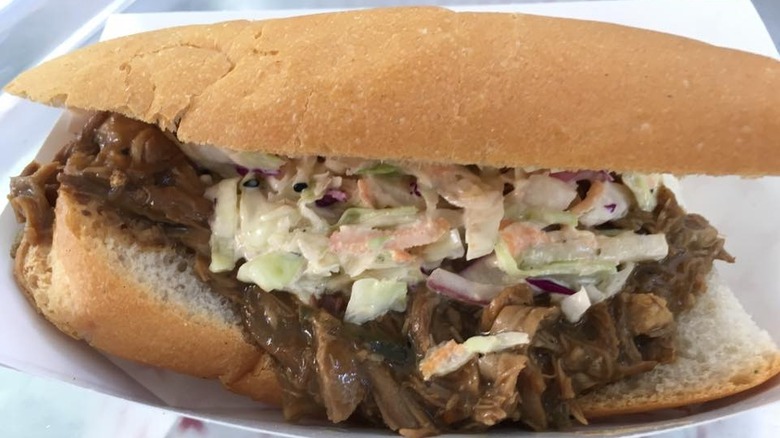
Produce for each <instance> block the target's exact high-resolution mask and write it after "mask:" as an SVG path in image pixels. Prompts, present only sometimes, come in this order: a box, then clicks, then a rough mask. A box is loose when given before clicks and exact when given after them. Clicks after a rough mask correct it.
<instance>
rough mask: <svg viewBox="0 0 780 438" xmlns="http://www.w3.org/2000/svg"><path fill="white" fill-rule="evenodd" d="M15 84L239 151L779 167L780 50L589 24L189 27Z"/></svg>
mask: <svg viewBox="0 0 780 438" xmlns="http://www.w3.org/2000/svg"><path fill="white" fill-rule="evenodd" d="M6 89H7V91H9V92H11V93H14V94H17V95H20V96H24V97H27V98H30V99H33V100H36V101H39V102H43V103H46V104H52V105H63V106H70V107H76V108H82V109H90V110H109V111H116V112H120V113H123V114H126V115H129V116H131V117H134V118H138V119H141V120H144V121H147V122H154V123H159V124H160V125H161V126H163V127H166V128H173V127H174V124H176V123H177V122H178V136H179V137H180V138H181V139H182V140H183V141H187V142H193V143H199V144H212V145H218V146H221V147H225V148H230V149H236V150H262V151H267V152H274V153H280V154H287V155H333V156H337V155H338V156H356V157H366V158H377V159H415V160H428V161H451V162H457V163H464V164H468V163H479V164H485V165H488V164H489V165H496V166H542V167H552V168H607V169H613V170H635V171H664V172H672V173H678V174H684V173H707V174H741V175H759V174H778V173H780V154H778V153H777V147H778V141H780V140H778V139H780V124H778V123H777V120H780V92H778V90H780V63H778V62H777V61H775V60H772V59H769V58H765V57H761V56H757V55H751V54H747V53H741V52H737V51H733V50H727V49H721V48H716V47H713V46H710V45H707V44H703V43H700V42H696V41H692V40H687V39H684V38H680V37H675V36H670V35H665V34H661V33H656V32H650V31H645V30H638V29H631V28H627V27H622V26H616V25H611V24H604V23H595V22H588V21H574V20H563V19H556V18H545V17H536V16H529V15H515V14H484V13H483V14H475V13H459V14H456V13H453V12H450V11H447V10H444V9H437V8H397V9H382V10H369V11H359V12H349V13H339V14H324V15H316V16H308V17H301V18H290V19H283V20H270V21H264V22H230V23H222V24H216V25H208V26H189V27H182V28H174V29H167V30H162V31H157V32H152V33H147V34H142V35H136V36H131V37H128V38H123V39H119V40H113V41H109V42H105V43H101V44H98V45H95V46H92V47H89V48H86V49H84V50H81V51H78V52H75V53H73V54H70V55H68V56H65V57H63V58H59V59H56V60H54V61H51V62H49V63H46V64H44V65H42V66H40V67H38V68H36V69H33V70H31V71H29V72H26V73H24V74H22V75H21V76H20V77H18V78H17V79H16V80H15V81H14V82H12V83H11V84H10V85H8V87H7V88H6Z"/></svg>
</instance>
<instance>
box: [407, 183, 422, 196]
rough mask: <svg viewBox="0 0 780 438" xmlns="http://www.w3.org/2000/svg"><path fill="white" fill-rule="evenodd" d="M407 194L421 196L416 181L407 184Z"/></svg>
mask: <svg viewBox="0 0 780 438" xmlns="http://www.w3.org/2000/svg"><path fill="white" fill-rule="evenodd" d="M409 194H411V195H415V196H422V194H420V188H419V187H418V186H417V181H414V182H412V183H410V184H409Z"/></svg>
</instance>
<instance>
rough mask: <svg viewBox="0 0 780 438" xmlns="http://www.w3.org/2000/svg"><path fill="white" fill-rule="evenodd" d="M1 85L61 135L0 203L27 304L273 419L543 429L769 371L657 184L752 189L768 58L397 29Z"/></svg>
mask: <svg viewBox="0 0 780 438" xmlns="http://www.w3.org/2000/svg"><path fill="white" fill-rule="evenodd" d="M6 90H7V91H8V92H10V93H13V94H17V95H19V96H22V97H26V98H28V99H31V100H34V101H37V102H41V103H44V104H48V105H57V106H62V107H66V108H69V109H71V110H73V111H74V114H75V116H74V117H75V120H77V122H76V123H80V129H79V134H78V135H77V136H76V137H75V138H74V139H73V140H72V141H70V142H68V143H67V144H64V145H63V147H62V149H61V150H60V152H59V153H58V154H57V155H56V157H55V158H54V159H53V161H52V162H50V163H32V164H30V165H29V166H28V167H27V168H26V169H25V170H24V172H23V173H22V174H21V175H20V176H18V177H15V178H13V179H12V181H11V195H10V200H11V204H12V206H13V207H14V209H15V211H16V213H17V216H18V218H19V220H20V221H21V222H24V228H23V230H22V231H21V233H20V239H19V241H18V244H17V245H16V246H15V247H14V249H13V252H14V254H15V267H14V269H15V275H16V278H17V280H18V282H19V284H20V286H21V288H22V289H23V291H24V292H25V293H26V294H27V296H28V297H29V299H30V302H31V303H32V305H33V306H35V307H36V308H37V309H38V310H39V311H40V313H41V314H42V315H43V316H44V317H45V318H47V319H48V320H50V321H51V322H52V323H53V324H54V325H56V326H57V327H58V328H59V329H60V330H62V331H63V332H65V333H66V334H68V335H70V336H73V337H75V338H78V339H83V340H85V341H86V342H88V343H89V344H90V345H92V346H93V347H95V348H97V349H99V350H101V351H103V352H106V353H109V354H112V355H116V356H120V357H123V358H127V359H131V360H134V361H138V362H141V363H145V364H149V365H154V366H159V367H165V368H168V369H172V370H175V371H179V372H182V373H187V374H191V375H195V376H199V377H205V378H216V379H219V380H221V381H222V382H223V383H224V384H225V386H226V387H227V388H229V389H231V390H233V391H236V392H239V393H242V394H246V395H248V396H251V397H253V398H255V399H257V400H260V401H264V402H267V403H273V404H277V405H279V406H281V407H282V409H283V410H284V414H285V417H286V418H288V419H290V420H298V419H302V418H309V417H313V418H317V417H323V418H327V419H329V420H331V421H333V422H344V421H347V420H355V421H363V422H369V423H371V424H376V425H384V426H386V427H388V428H390V429H391V430H393V431H397V432H399V433H401V434H404V435H407V436H423V435H430V434H435V433H439V432H444V431H455V430H470V431H474V430H483V429H486V428H489V427H491V426H494V425H497V424H499V423H505V422H516V423H518V425H520V426H523V427H528V428H531V429H533V430H545V429H550V428H563V427H567V426H569V425H570V424H572V423H583V424H584V423H587V421H588V418H594V417H600V416H608V415H617V414H622V413H633V412H646V411H650V410H653V409H659V408H666V407H675V406H682V405H688V404H692V403H700V402H704V401H707V400H712V399H716V398H721V397H725V396H728V395H730V394H733V393H736V392H739V391H743V390H746V389H748V388H751V387H754V386H756V385H759V384H761V383H762V382H765V381H766V380H767V379H769V378H771V377H772V376H774V375H775V374H777V372H778V371H779V370H780V353H778V349H777V347H776V346H775V344H774V343H773V341H772V339H771V338H770V336H769V335H768V334H767V333H766V332H764V331H762V330H761V329H759V328H758V327H757V326H756V325H755V324H754V323H753V322H752V320H751V319H750V317H749V316H748V315H747V314H746V313H745V312H744V310H743V309H742V307H741V306H740V305H739V303H738V301H737V300H736V299H735V298H734V296H733V295H732V294H731V292H730V291H729V290H728V288H726V287H725V286H724V285H723V284H721V283H720V282H719V280H718V278H717V276H716V274H715V273H714V272H713V264H714V262H715V261H723V262H733V261H734V260H733V258H732V257H731V256H730V255H729V253H728V252H727V251H726V249H725V248H724V240H723V238H722V237H721V236H720V235H719V233H718V231H717V230H716V229H714V228H713V227H712V226H711V225H710V224H709V223H708V222H707V221H706V220H705V219H704V218H702V217H701V216H698V215H696V214H690V213H688V212H686V211H685V209H684V208H683V207H682V206H681V205H680V202H679V201H678V199H677V196H676V194H675V188H676V183H675V181H676V180H675V179H674V177H672V176H671V175H670V174H677V175H681V174H711V175H724V174H737V175H745V176H760V175H769V174H778V173H780V153H778V149H777V144H778V139H780V123H778V121H780V92H778V90H780V64H779V63H778V62H777V61H775V60H772V59H769V58H764V57H761V56H757V55H752V54H747V53H741V52H737V51H733V50H727V49H721V48H716V47H713V46H709V45H706V44H703V43H699V42H695V41H691V40H686V39H683V38H679V37H674V36H670V35H664V34H659V33H655V32H649V31H642V30H636V29H630V28H625V27H621V26H615V25H608V24H603V23H594V22H586V21H574V20H564V19H554V18H543V17H535V16H526V15H515V14H487V13H485V14H476V13H454V12H450V11H447V10H444V9H436V8H410V9H404V8H400V9H387V10H369V11H360V12H348V13H338V14H325V15H316V16H309V17H301V18H291V19H282V20H271V21H262V22H247V21H237V22H228V23H220V24H214V25H206V26H190V27H182V28H173V29H166V30H161V31H156V32H151V33H145V34H140V35H135V36H131V37H127V38H122V39H117V40H112V41H108V42H104V43H100V44H96V45H94V46H91V47H88V48H85V49H83V50H79V51H77V52H74V53H72V54H69V55H66V56H64V57H62V58H59V59H55V60H53V61H50V62H48V63H45V64H43V65H41V66H39V67H37V68H35V69H33V70H31V71H28V72H26V73H24V74H22V75H21V76H19V77H18V78H17V79H16V80H15V81H13V82H12V83H11V84H10V85H8V87H7V88H6ZM740 292H742V291H740ZM724 322H727V323H728V324H729V327H730V330H721V329H718V327H721V324H723V323H724Z"/></svg>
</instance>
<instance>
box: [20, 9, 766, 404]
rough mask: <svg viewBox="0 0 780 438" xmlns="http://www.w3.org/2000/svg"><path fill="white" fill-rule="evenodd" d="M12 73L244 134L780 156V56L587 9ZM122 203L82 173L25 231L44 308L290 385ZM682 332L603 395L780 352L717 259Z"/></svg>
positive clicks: (406, 18)
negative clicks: (37, 230)
mask: <svg viewBox="0 0 780 438" xmlns="http://www.w3.org/2000/svg"><path fill="white" fill-rule="evenodd" d="M6 90H7V91H8V92H10V93H13V94H16V95H19V96H22V97H25V98H28V99H31V100H34V101H37V102H41V103H44V104H48V105H56V106H63V107H68V108H76V109H81V110H88V111H110V112H117V113H121V114H124V115H126V116H128V117H131V118H134V119H137V120H142V121H145V122H148V123H153V124H157V125H159V126H160V127H161V128H163V129H165V130H168V131H171V132H173V133H175V135H176V136H177V137H178V139H179V140H180V141H182V142H185V143H192V144H198V145H207V146H208V147H213V148H215V149H224V150H232V151H260V152H267V153H276V154H282V155H286V156H304V155H327V156H345V157H361V158H369V159H390V160H415V161H435V162H447V163H459V164H474V163H479V164H482V165H490V166H499V167H501V166H509V167H516V166H519V167H534V166H541V167H545V168H562V169H603V168H606V169H610V170H615V171H622V170H630V171H636V172H671V173H677V174H688V173H697V174H713V175H719V174H740V175H747V176H753V175H764V174H780V154H777V152H776V151H777V145H778V139H780V124H778V123H777V120H780V91H779V90H780V65H779V64H778V62H777V61H775V60H772V59H769V58H765V57H761V56H757V55H752V54H747V53H742V52H737V51H733V50H727V49H721V48H717V47H713V46H710V45H707V44H703V43H700V42H696V41H692V40H687V39H684V38H680V37H676V36H671V35H665V34H660V33H656V32H650V31H643V30H637V29H630V28H626V27H621V26H616V25H609V24H603V23H595V22H587V21H574V20H560V19H553V18H545V17H536V16H528V15H518V14H475V13H453V12H450V11H447V10H445V9H438V8H406V9H386V10H373V11H360V12H351V13H340V14H327V15H317V16H310V17H301V18H292V19H284V20H270V21H264V22H245V21H241V22H229V23H221V24H215V25H207V26H188V27H182V28H174V29H166V30H162V31H157V32H151V33H146V34H141V35H135V36H131V37H127V38H121V39H117V40H113V41H109V42H105V43H100V44H97V45H94V46H91V47H88V48H85V49H82V50H80V51H77V52H74V53H72V54H70V55H67V56H65V57H63V58H59V59H55V60H53V61H50V62H47V63H46V64H43V65H42V66H40V67H37V68H35V69H33V70H31V71H28V72H26V73H24V74H22V75H21V76H19V77H18V78H17V79H16V80H14V81H13V82H12V83H11V84H9V85H8V86H7V87H6ZM105 214H110V213H108V212H103V211H99V209H98V208H96V207H95V206H94V205H90V204H83V203H81V202H80V201H78V200H76V199H74V198H72V197H70V196H69V195H68V194H67V193H60V196H59V198H58V201H57V207H56V223H55V227H54V233H53V239H52V241H51V242H39V243H38V244H35V245H33V244H30V243H29V242H25V241H23V242H22V244H21V245H20V247H19V250H18V252H17V257H16V267H15V274H16V276H17V279H18V280H19V282H20V284H21V286H22V287H23V288H24V289H25V290H26V291H27V293H28V295H29V296H30V299H31V301H33V302H34V305H35V306H36V307H37V308H38V309H39V311H40V312H41V313H42V314H43V315H44V316H45V317H46V318H47V319H49V320H50V321H52V322H53V323H54V324H55V325H56V326H57V327H59V328H60V329H61V330H62V331H63V332H65V333H67V334H69V335H71V336H73V337H76V338H80V339H84V340H86V341H87V342H88V343H90V344H91V345H92V346H94V347H95V348H97V349H99V350H101V351H104V352H106V353H109V354H114V355H117V356H120V357H123V358H126V359H131V360H135V361H138V362H142V363H146V364H150V365H154V366H162V367H166V368H170V369H172V370H175V371H178V372H182V373H186V374H191V375H194V376H198V377H204V378H216V379H219V380H221V381H222V382H223V383H224V384H225V385H226V386H227V387H228V388H230V389H231V390H234V391H236V392H239V393H243V394H246V395H249V396H251V397H252V398H254V399H257V400H261V401H264V402H267V403H271V404H279V403H280V388H279V385H278V383H277V382H276V379H275V377H274V374H273V372H272V370H271V369H270V367H271V363H270V359H269V358H268V357H267V356H266V355H265V354H263V353H262V352H261V351H259V350H258V349H257V348H255V347H254V346H252V345H250V344H249V343H247V342H246V341H245V340H244V338H243V335H242V332H241V329H240V327H239V317H238V316H237V315H235V314H234V313H233V310H232V309H231V307H230V306H228V305H226V303H224V302H223V301H221V300H220V299H219V298H217V297H216V296H214V295H212V294H211V293H210V292H209V291H208V289H207V288H206V287H204V286H202V285H201V284H199V283H198V282H197V280H196V279H195V277H194V276H193V275H192V273H191V272H190V271H189V270H188V269H187V268H184V270H180V269H179V267H180V266H186V263H181V262H182V261H183V260H184V259H182V257H184V256H183V255H181V254H178V253H176V252H175V251H173V250H171V249H169V248H148V247H144V249H140V248H141V247H140V246H138V245H136V243H135V242H134V240H133V236H132V233H130V232H126V231H123V230H121V229H117V228H116V227H115V226H108V225H107V223H110V222H111V221H105V220H104V216H103V215H105ZM725 324H728V325H729V327H731V328H732V330H729V331H724V330H718V329H717V328H718V327H721V326H722V325H725ZM679 330H680V333H681V341H682V347H681V351H680V359H679V360H678V361H676V362H675V363H673V364H669V365H663V366H659V367H657V368H656V369H655V370H654V371H652V372H649V373H646V374H644V375H642V376H639V377H636V378H632V379H630V380H627V381H625V382H620V383H617V384H614V385H610V386H608V387H606V388H604V389H602V390H599V391H597V392H595V393H591V394H589V395H586V396H585V397H584V398H583V399H582V403H581V405H582V408H583V410H584V412H585V413H586V414H587V415H590V416H606V415H614V414H621V413H631V412H643V411H648V410H652V409H659V408H669V407H675V406H681V405H686V404H690V403H696V402H702V401H706V400H711V399H714V398H719V397H723V396H726V395H729V394H732V393H735V392H738V391H742V390H745V389H748V388H750V387H753V386H756V385H759V384H761V383H762V382H764V381H766V380H767V379H769V378H771V377H772V376H773V375H775V374H777V373H778V372H779V371H780V356H779V355H778V350H777V348H776V346H775V345H774V343H773V342H772V340H771V338H770V337H769V335H768V334H767V333H766V332H764V331H762V330H761V329H760V328H758V327H757V326H756V325H755V323H753V322H752V320H751V319H750V317H749V315H747V314H746V313H745V312H744V310H743V309H742V307H741V306H740V305H739V303H738V301H736V299H735V298H734V297H733V295H732V294H731V292H730V291H729V290H728V288H726V287H725V286H723V285H720V284H719V283H718V280H717V278H714V279H713V283H712V284H711V285H710V293H709V294H706V295H705V296H704V297H702V298H701V299H700V300H699V301H698V302H697V305H696V307H695V308H694V309H693V311H691V312H690V313H689V314H687V315H686V316H684V317H683V318H682V319H681V320H680V321H679Z"/></svg>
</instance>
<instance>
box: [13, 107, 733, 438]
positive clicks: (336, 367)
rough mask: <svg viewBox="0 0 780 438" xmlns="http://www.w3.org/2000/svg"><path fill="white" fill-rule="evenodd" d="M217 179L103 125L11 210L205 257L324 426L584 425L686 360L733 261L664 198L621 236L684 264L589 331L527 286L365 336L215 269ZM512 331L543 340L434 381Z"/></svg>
mask: <svg viewBox="0 0 780 438" xmlns="http://www.w3.org/2000/svg"><path fill="white" fill-rule="evenodd" d="M201 174H202V171H201V170H200V169H198V167H197V166H196V165H195V164H194V163H192V162H191V161H190V160H188V159H187V157H186V156H185V155H184V154H183V153H182V152H181V150H180V149H179V147H178V145H177V142H176V140H175V139H173V138H171V137H169V136H168V135H166V134H165V133H163V132H161V131H160V130H159V129H158V128H156V127H153V126H151V125H147V124H144V123H141V122H137V121H132V120H129V119H127V118H124V117H122V116H120V115H116V114H99V115H97V116H95V117H93V118H92V119H91V120H90V121H89V123H87V125H86V126H85V128H84V131H83V133H82V135H81V136H80V137H79V138H77V139H76V140H75V141H73V142H71V143H69V144H68V145H66V146H65V148H64V149H63V150H62V151H61V152H60V154H58V155H57V157H56V158H55V160H54V161H53V162H52V163H51V164H47V165H43V166H41V165H38V164H35V163H33V164H31V165H30V166H28V167H27V168H26V169H25V170H24V172H23V173H22V174H21V175H20V176H18V177H16V178H13V179H12V182H11V195H10V199H11V203H12V205H13V207H14V209H15V211H16V213H17V216H18V218H19V219H20V220H21V221H26V227H25V233H28V234H27V236H28V238H30V239H32V240H33V241H35V239H46V238H50V236H51V227H52V223H53V217H54V213H53V206H54V203H55V202H56V196H57V192H58V190H67V191H68V192H69V193H72V194H74V195H75V196H77V197H78V198H80V199H85V200H90V201H92V202H99V203H101V204H102V206H103V207H104V208H106V209H111V210H113V211H115V212H117V213H118V214H121V215H124V216H129V217H133V218H135V220H136V221H137V222H138V223H142V224H145V226H147V227H154V228H155V229H157V230H159V231H160V233H161V234H162V235H164V236H165V239H166V243H167V244H170V245H175V246H178V247H181V248H183V249H184V250H186V251H189V252H190V253H191V254H192V255H193V257H192V259H193V264H194V267H195V272H196V273H197V274H198V276H199V277H200V279H201V280H202V281H204V282H208V283H209V284H210V285H211V287H212V289H213V290H214V291H216V292H217V293H219V294H222V295H224V296H225V297H227V298H228V299H229V300H231V301H232V302H233V303H234V304H235V306H236V308H237V309H238V310H239V312H240V314H241V316H242V319H243V323H244V327H245V331H246V335H247V339H249V340H250V341H251V342H253V343H255V344H256V345H257V346H258V348H262V349H263V350H264V351H266V352H267V353H268V354H269V355H270V356H271V357H272V358H273V359H274V363H275V367H276V372H277V375H278V377H279V382H280V384H281V386H282V390H283V400H284V406H283V409H284V415H285V417H286V418H288V419H289V420H291V421H295V420H299V419H301V418H304V417H312V416H314V417H317V416H319V417H327V418H329V419H330V420H331V421H334V422H342V421H347V420H349V421H360V422H367V423H370V424H384V425H386V426H387V427H389V428H390V429H392V430H394V431H398V432H399V433H401V434H403V435H406V436H411V437H416V436H427V435H431V434H435V433H439V432H443V431H449V430H471V431H474V430H482V429H485V428H487V427H490V426H493V425H496V424H498V423H501V422H504V421H518V422H521V423H523V424H524V425H525V426H527V427H529V428H531V429H534V430H545V429H548V428H551V427H555V428H562V427H566V426H568V425H569V424H570V422H571V421H572V418H574V419H575V420H578V421H584V418H583V416H582V413H581V412H580V410H579V407H578V406H577V397H578V395H580V394H583V393H585V392H587V391H592V390H594V389H597V388H599V387H602V386H604V385H606V384H609V383H610V382H614V381H617V380H620V379H623V378H625V377H627V376H631V375H636V374H639V373H643V372H646V371H648V370H651V369H652V368H653V367H654V366H656V365H657V364H659V363H666V362H670V361H672V360H674V357H675V351H676V345H675V338H676V334H675V322H674V321H675V317H676V316H677V315H679V314H680V313H681V312H683V311H685V310H686V309H689V308H690V307H691V306H692V305H693V304H694V303H695V300H696V297H697V296H698V295H699V294H701V293H703V291H704V290H705V279H706V276H707V274H708V273H709V271H710V269H711V267H712V262H713V260H714V259H723V260H730V259H731V258H730V256H729V255H728V254H727V253H726V252H725V251H724V250H723V241H722V239H720V238H719V237H718V233H717V231H716V230H715V229H714V228H712V227H711V226H710V225H709V224H708V223H707V222H706V221H705V220H704V219H703V218H701V217H700V216H697V215H689V214H686V213H685V212H684V211H683V210H682V208H680V207H679V206H678V205H677V202H676V200H675V198H674V195H673V194H672V193H671V192H670V191H668V190H666V189H663V188H662V189H660V191H659V193H658V207H657V208H656V209H655V211H653V212H644V211H641V210H638V209H636V208H633V209H632V210H631V211H630V212H629V213H628V215H627V216H626V217H624V218H622V219H620V220H618V221H616V222H615V223H614V224H612V225H613V226H615V227H619V228H622V229H630V230H634V231H636V232H639V233H665V234H666V236H667V239H668V243H669V247H670V252H669V256H668V257H666V258H665V259H664V260H661V261H658V262H650V263H640V264H639V265H638V266H637V267H636V269H635V271H634V272H633V274H632V275H631V277H630V278H629V280H628V282H627V283H626V285H625V287H624V290H623V291H621V292H620V293H619V294H617V295H616V296H614V297H613V298H611V299H609V300H607V301H605V302H602V303H599V304H597V305H594V306H592V307H591V308H590V309H589V310H588V312H587V313H586V314H585V315H584V317H583V318H582V320H581V321H580V322H579V323H577V324H572V323H569V322H567V320H566V319H565V318H564V317H562V315H561V314H560V311H559V310H558V308H557V307H554V306H552V305H551V304H550V302H549V299H547V300H545V299H544V298H540V297H539V296H534V294H533V293H532V292H531V290H530V289H528V288H527V287H525V286H516V287H511V288H507V289H506V290H504V291H503V292H502V293H501V294H500V295H499V296H498V297H496V298H495V299H494V300H493V301H492V302H491V303H490V304H489V305H488V306H487V307H485V308H481V307H477V306H471V305H466V304H462V303H456V302H452V301H449V300H447V299H446V298H444V297H442V296H440V295H437V294H434V293H432V292H430V291H428V290H426V289H425V288H424V287H418V288H414V289H413V290H412V291H410V293H409V305H408V308H407V311H406V312H404V313H397V312H392V313H390V314H387V315H385V316H383V317H381V318H379V319H378V320H375V321H370V322H368V323H366V324H363V325H361V326H357V325H353V324H348V323H344V322H343V321H342V320H341V316H342V315H343V312H344V307H345V304H346V300H345V299H344V297H343V296H342V295H333V296H329V297H326V298H322V299H320V300H319V301H317V302H312V303H302V302H300V301H298V299H297V298H295V297H294V296H292V295H290V294H286V293H280V292H273V293H267V292H263V291H261V290H259V288H257V287H256V286H253V285H247V284H243V283H241V282H239V281H238V280H236V277H235V271H234V272H231V273H224V274H214V273H212V272H210V271H209V270H208V264H209V258H210V249H209V235H210V231H209V225H208V220H209V218H210V216H211V215H212V213H213V212H212V208H213V207H212V204H211V203H210V202H209V201H207V200H206V199H205V198H204V197H203V194H204V190H205V189H206V185H205V183H204V182H203V181H202V180H201ZM209 178H210V179H213V180H216V179H218V176H217V175H209ZM504 331H523V332H526V333H528V334H529V335H531V336H532V342H531V344H530V345H529V346H528V347H524V348H515V349H511V350H507V351H504V352H500V353H491V354H487V355H484V356H482V357H479V358H475V359H472V360H471V361H470V362H468V363H467V364H466V365H465V366H464V367H462V368H461V369H459V370H457V371H456V372H453V373H451V374H448V375H445V376H440V377H434V378H432V379H430V380H424V379H423V378H422V376H421V374H420V373H419V371H418V369H417V365H418V363H419V361H420V360H421V358H422V357H424V356H425V354H426V352H428V351H429V350H430V349H431V348H432V347H434V346H436V345H438V344H440V343H442V342H446V341H450V340H455V341H456V342H463V341H464V340H465V339H467V338H469V337H471V336H474V335H477V334H481V333H492V334H495V333H500V332H504Z"/></svg>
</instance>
